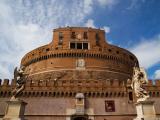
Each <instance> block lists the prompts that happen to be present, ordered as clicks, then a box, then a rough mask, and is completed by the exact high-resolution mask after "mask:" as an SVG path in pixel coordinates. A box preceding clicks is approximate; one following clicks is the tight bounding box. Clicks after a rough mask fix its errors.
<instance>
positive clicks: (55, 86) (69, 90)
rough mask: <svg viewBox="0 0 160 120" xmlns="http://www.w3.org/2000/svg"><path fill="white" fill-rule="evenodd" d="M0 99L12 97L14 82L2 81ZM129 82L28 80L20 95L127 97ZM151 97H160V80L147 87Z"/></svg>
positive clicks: (0, 81) (115, 80)
mask: <svg viewBox="0 0 160 120" xmlns="http://www.w3.org/2000/svg"><path fill="white" fill-rule="evenodd" d="M0 83H1V86H0V90H1V91H0V97H11V91H12V89H14V88H15V86H16V83H15V81H14V80H12V81H11V82H9V79H4V80H3V83H2V80H0ZM128 84H130V83H129V82H125V81H119V80H118V79H106V80H57V81H55V80H33V81H32V80H27V82H26V86H25V90H24V91H23V92H22V93H21V94H20V96H22V97H28V96H33V97H37V96H39V97H41V96H51V97H53V96H55V97H57V96H59V97H60V96H68V97H74V96H75V94H76V93H77V92H79V91H81V92H83V93H85V95H86V96H88V97H95V96H96V97H127V96H128V94H129V93H130V92H133V91H132V90H131V89H129V88H128ZM145 88H146V90H147V91H148V93H149V95H150V96H151V97H160V94H159V93H160V80H155V82H153V81H152V80H149V83H148V85H147V86H145Z"/></svg>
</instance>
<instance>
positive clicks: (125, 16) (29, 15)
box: [0, 0, 160, 80]
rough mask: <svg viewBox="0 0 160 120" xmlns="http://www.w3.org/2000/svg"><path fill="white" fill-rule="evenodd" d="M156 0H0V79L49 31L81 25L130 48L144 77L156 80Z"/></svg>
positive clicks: (159, 72)
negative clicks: (146, 75) (102, 33)
mask: <svg viewBox="0 0 160 120" xmlns="http://www.w3.org/2000/svg"><path fill="white" fill-rule="evenodd" d="M159 24H160V0H0V45H1V46H0V78H1V79H6V78H8V79H12V78H13V70H14V68H15V67H16V66H20V60H21V58H22V57H23V56H24V55H25V54H26V53H27V52H29V51H30V50H32V49H35V48H36V47H39V46H41V45H45V44H48V43H49V42H51V40H52V30H53V29H55V28H57V27H65V26H82V27H83V26H85V27H93V28H101V29H104V30H105V31H106V39H107V42H108V43H110V44H114V45H117V46H119V47H122V48H125V49H127V50H129V51H131V52H132V53H134V54H135V55H136V56H137V58H138V60H139V63H140V66H141V67H144V68H145V69H146V72H147V74H148V78H149V79H152V80H155V79H160V25H159Z"/></svg>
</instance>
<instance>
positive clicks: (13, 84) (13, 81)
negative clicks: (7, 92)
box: [11, 79, 17, 87]
mask: <svg viewBox="0 0 160 120" xmlns="http://www.w3.org/2000/svg"><path fill="white" fill-rule="evenodd" d="M16 85H17V83H16V80H14V79H12V80H11V86H12V87H14V86H16Z"/></svg>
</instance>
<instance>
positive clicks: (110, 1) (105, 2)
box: [97, 0, 118, 8]
mask: <svg viewBox="0 0 160 120" xmlns="http://www.w3.org/2000/svg"><path fill="white" fill-rule="evenodd" d="M97 1H98V3H99V4H100V5H101V6H102V7H109V8H111V7H112V6H113V5H115V4H117V3H118V0H97Z"/></svg>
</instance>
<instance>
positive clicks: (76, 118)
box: [71, 115, 88, 120]
mask: <svg viewBox="0 0 160 120" xmlns="http://www.w3.org/2000/svg"><path fill="white" fill-rule="evenodd" d="M71 120H88V116H86V115H84V116H81V115H73V116H72V117H71Z"/></svg>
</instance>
